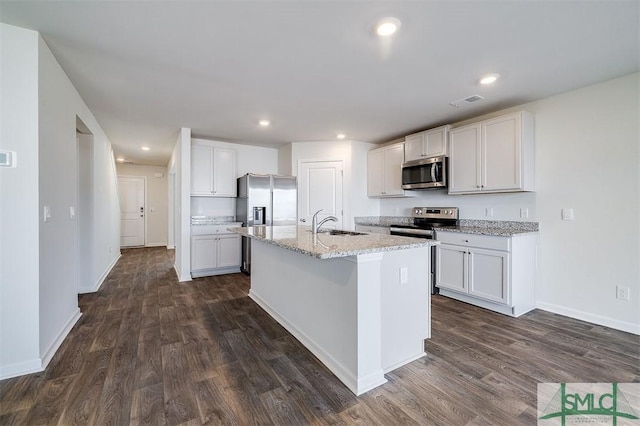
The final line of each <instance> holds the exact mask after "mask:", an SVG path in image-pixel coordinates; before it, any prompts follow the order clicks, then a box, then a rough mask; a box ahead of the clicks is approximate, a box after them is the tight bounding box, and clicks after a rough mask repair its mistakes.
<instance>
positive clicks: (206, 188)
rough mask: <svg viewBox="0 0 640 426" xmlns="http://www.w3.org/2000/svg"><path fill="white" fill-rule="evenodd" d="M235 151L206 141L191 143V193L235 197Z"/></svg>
mask: <svg viewBox="0 0 640 426" xmlns="http://www.w3.org/2000/svg"><path fill="white" fill-rule="evenodd" d="M236 178H237V176H236V152H235V150H233V149H229V148H220V147H216V146H214V145H213V144H210V143H207V142H206V141H193V142H192V144H191V195H193V196H201V197H235V196H236V195H237V185H236Z"/></svg>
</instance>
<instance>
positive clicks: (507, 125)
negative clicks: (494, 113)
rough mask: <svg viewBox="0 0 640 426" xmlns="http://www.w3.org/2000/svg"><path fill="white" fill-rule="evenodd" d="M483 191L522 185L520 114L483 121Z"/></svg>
mask: <svg viewBox="0 0 640 426" xmlns="http://www.w3.org/2000/svg"><path fill="white" fill-rule="evenodd" d="M482 140H483V146H482V148H483V149H482V159H483V168H482V185H483V188H482V189H483V191H496V190H509V189H519V188H521V187H522V175H521V162H522V150H521V148H522V144H521V115H520V114H519V113H518V114H509V115H505V116H502V117H498V118H495V119H492V120H487V121H485V122H483V124H482Z"/></svg>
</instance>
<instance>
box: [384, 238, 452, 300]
mask: <svg viewBox="0 0 640 426" xmlns="http://www.w3.org/2000/svg"><path fill="white" fill-rule="evenodd" d="M389 233H390V234H391V235H397V236H400V237H413V238H425V239H428V240H433V230H432V229H423V228H417V227H409V226H407V227H402V226H392V227H390V228H389ZM435 280H436V247H435V246H432V247H431V270H430V271H429V286H430V287H431V294H438V293H439V292H440V290H439V289H438V288H437V287H436V281H435Z"/></svg>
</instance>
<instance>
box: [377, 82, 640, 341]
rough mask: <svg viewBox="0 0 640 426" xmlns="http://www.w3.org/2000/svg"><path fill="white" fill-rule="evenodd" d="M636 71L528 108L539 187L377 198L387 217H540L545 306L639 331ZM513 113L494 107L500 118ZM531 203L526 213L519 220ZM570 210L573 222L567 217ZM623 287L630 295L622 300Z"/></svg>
mask: <svg viewBox="0 0 640 426" xmlns="http://www.w3.org/2000/svg"><path fill="white" fill-rule="evenodd" d="M639 76H640V74H637V73H636V74H632V75H629V76H626V77H622V78H618V79H615V80H611V81H607V82H602V83H599V84H596V85H593V86H589V87H585V88H582V89H579V90H575V91H572V92H568V93H564V94H560V95H557V96H553V97H550V98H547V99H542V100H539V101H536V102H532V103H529V104H525V105H521V106H518V107H515V108H511V109H510V110H509V111H511V110H520V109H522V110H527V111H530V112H532V113H533V114H534V117H535V141H536V192H533V193H517V194H493V195H452V196H449V195H446V192H445V191H419V192H418V196H417V197H415V198H410V199H384V200H381V201H380V206H381V207H380V214H381V215H398V214H399V215H408V214H409V208H410V207H411V206H443V207H444V206H453V207H459V208H460V209H461V211H460V215H461V217H462V218H467V219H488V218H487V217H485V208H486V207H492V208H493V210H494V219H500V220H531V221H537V222H540V228H541V232H540V247H539V253H540V254H539V259H538V280H537V303H538V306H539V307H540V308H543V309H547V310H550V311H553V312H557V313H561V314H565V315H569V316H572V317H575V318H579V319H584V320H587V321H591V322H594V323H598V324H603V325H607V326H611V327H614V328H618V329H622V330H626V331H632V332H635V333H640V309H638V306H640V272H639V266H638V265H639V263H640V262H639V261H640V249H639V244H640V243H639V242H640V224H639V223H640V210H639V198H640V189H639V188H640V186H639V179H640V178H639V172H638V170H639V169H640V159H639V158H640V157H639V156H640V154H639V146H640V135H639V127H640V124H639V120H640V119H639V117H640V109H639V107H638V102H639V101H638V99H639V96H638V94H639V93H640V88H639V83H638V82H639V78H640V77H639ZM503 112H506V111H502V112H499V113H495V114H491V115H497V114H500V113H503ZM520 208H528V209H529V219H521V218H520ZM562 208H573V209H574V210H575V215H576V220H575V221H563V220H561V209H562ZM616 285H623V286H626V287H630V288H631V301H621V300H617V299H616V297H615V296H616Z"/></svg>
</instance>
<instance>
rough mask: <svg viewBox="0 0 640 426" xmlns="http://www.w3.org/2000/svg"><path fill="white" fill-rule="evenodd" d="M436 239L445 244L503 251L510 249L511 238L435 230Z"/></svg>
mask: <svg viewBox="0 0 640 426" xmlns="http://www.w3.org/2000/svg"><path fill="white" fill-rule="evenodd" d="M436 240H438V241H441V242H443V243H446V244H455V245H459V246H465V247H480V248H486V249H493V250H504V251H510V250H511V238H509V237H497V236H493V235H478V234H463V233H461V232H446V231H436Z"/></svg>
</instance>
